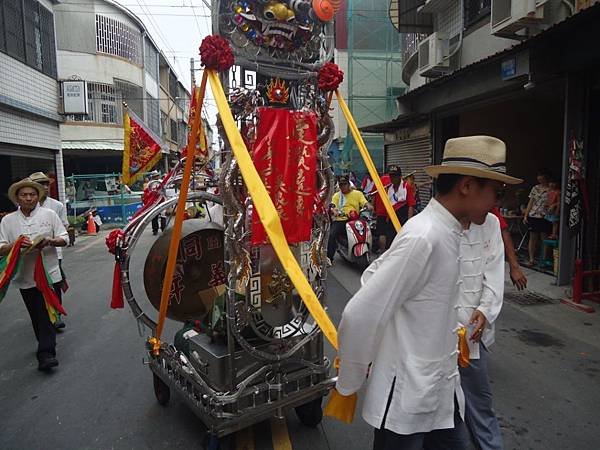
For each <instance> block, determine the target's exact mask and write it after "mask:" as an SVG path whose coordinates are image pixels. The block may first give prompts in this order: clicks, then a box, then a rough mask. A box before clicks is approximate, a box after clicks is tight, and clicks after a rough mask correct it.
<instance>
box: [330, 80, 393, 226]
mask: <svg viewBox="0 0 600 450" xmlns="http://www.w3.org/2000/svg"><path fill="white" fill-rule="evenodd" d="M335 95H336V96H337V99H338V103H339V105H340V108H341V109H342V112H343V113H344V117H345V118H346V122H348V126H349V127H350V132H351V133H352V136H353V137H354V140H355V141H356V144H357V145H358V150H359V151H360V154H361V156H362V158H363V161H364V162H365V166H367V170H368V171H369V175H371V178H372V179H373V182H374V183H375V186H376V187H377V192H379V196H380V197H381V200H382V201H383V206H385V210H386V211H387V213H388V215H389V216H390V219H391V221H392V223H393V224H394V228H395V229H396V232H397V233H399V232H400V228H401V226H400V221H399V220H398V216H396V211H394V207H393V206H392V204H391V203H390V199H389V198H388V195H387V192H386V190H385V187H384V186H383V183H382V182H381V178H379V174H378V173H377V169H376V168H375V164H373V160H372V159H371V155H370V154H369V150H367V146H366V145H365V141H363V138H362V136H361V135H360V131H358V127H357V126H356V122H355V121H354V118H353V117H352V113H350V110H349V109H348V105H346V101H345V100H344V97H342V94H341V93H340V91H339V90H338V89H336V91H335Z"/></svg>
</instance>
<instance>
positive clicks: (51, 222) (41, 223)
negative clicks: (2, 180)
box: [0, 206, 68, 289]
mask: <svg viewBox="0 0 600 450" xmlns="http://www.w3.org/2000/svg"><path fill="white" fill-rule="evenodd" d="M21 235H24V236H27V237H28V238H29V239H31V240H34V239H35V238H37V237H38V236H45V237H49V238H58V237H60V238H62V239H63V240H64V241H65V242H67V239H68V234H67V230H65V227H64V225H63V224H62V222H61V220H60V218H59V217H58V215H56V213H55V212H54V211H52V210H50V209H47V208H42V207H41V206H38V207H36V208H35V209H34V210H33V211H31V213H30V214H29V217H27V216H25V215H24V214H23V213H22V212H21V210H20V209H19V210H17V211H15V212H12V213H10V214H7V215H6V216H4V218H3V219H2V221H1V222H0V245H4V244H12V243H13V242H15V241H16V240H17V239H18V238H19V236H21ZM36 257H37V250H33V251H31V252H29V253H28V254H26V255H24V256H23V264H22V266H21V268H20V269H19V272H18V273H17V275H16V276H15V278H14V280H13V283H14V285H15V286H16V287H18V288H19V289H29V288H32V287H35V280H34V278H33V273H34V269H35V260H36ZM42 257H43V260H44V267H45V268H46V271H47V272H48V275H50V278H51V279H52V282H53V283H58V282H59V281H61V280H62V276H61V274H60V268H59V265H58V256H57V253H56V247H50V246H48V247H46V248H44V249H43V250H42Z"/></svg>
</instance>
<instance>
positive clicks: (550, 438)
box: [0, 234, 600, 450]
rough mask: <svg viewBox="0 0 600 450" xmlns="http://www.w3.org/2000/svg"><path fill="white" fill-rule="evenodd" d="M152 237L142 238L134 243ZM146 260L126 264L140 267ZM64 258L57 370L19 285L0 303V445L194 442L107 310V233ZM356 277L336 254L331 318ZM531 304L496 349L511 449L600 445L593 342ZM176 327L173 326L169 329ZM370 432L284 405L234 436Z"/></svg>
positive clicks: (327, 437)
mask: <svg viewBox="0 0 600 450" xmlns="http://www.w3.org/2000/svg"><path fill="white" fill-rule="evenodd" d="M152 239H153V238H152V236H151V235H149V234H147V235H145V236H144V239H143V241H142V242H141V245H140V249H141V248H147V247H148V245H147V244H150V243H151V242H152ZM141 253H142V252H141V251H140V254H141ZM142 259H143V258H142V257H139V258H137V259H136V260H134V262H133V265H134V267H137V268H139V270H140V271H141V265H142ZM64 265H65V270H66V272H67V274H68V276H69V279H70V285H71V289H70V290H69V292H68V293H67V295H66V296H65V305H66V308H67V311H68V312H69V316H68V317H67V318H66V323H67V328H66V330H65V331H64V332H63V333H61V334H60V335H59V337H58V358H59V360H60V367H59V368H58V369H57V370H55V371H54V372H53V373H52V374H49V375H48V374H43V373H40V372H38V371H37V362H36V359H35V348H36V345H35V337H34V336H33V332H32V330H31V325H30V321H29V317H28V315H27V312H26V310H25V307H24V305H23V302H22V301H21V299H20V296H19V294H18V291H16V289H14V288H11V290H10V292H9V294H8V295H7V297H6V298H5V299H4V301H3V302H2V304H0V313H1V316H0V317H2V323H1V325H0V355H1V357H0V449H2V450H12V449H25V450H37V449H40V450H45V449H73V450H83V449H102V450H103V449H174V448H187V449H201V448H202V445H201V443H202V440H203V437H204V429H203V426H202V424H201V423H200V421H199V420H198V419H197V418H196V416H195V415H194V414H193V413H192V412H191V411H190V410H189V409H188V408H187V407H186V406H185V405H184V404H183V402H182V401H180V400H179V399H178V398H177V397H173V396H172V400H171V402H170V404H169V405H168V406H167V407H162V406H160V405H158V403H157V402H156V400H155V398H154V394H153V388H152V376H151V372H150V370H149V369H148V368H147V367H145V366H144V364H143V362H142V357H143V355H144V349H143V348H144V339H143V338H141V337H140V336H139V334H138V330H137V326H136V324H135V320H134V319H133V317H132V315H131V313H130V311H129V310H128V309H127V308H126V309H124V310H119V311H112V310H110V308H109V296H110V289H111V280H112V269H113V266H112V259H111V257H110V255H109V254H108V253H107V252H106V250H105V246H104V236H103V235H101V236H98V237H85V238H83V239H80V240H79V241H78V242H77V245H76V246H75V247H74V248H68V249H66V252H65V264H64ZM358 275H359V273H358V271H357V269H354V268H352V267H348V266H346V265H345V264H344V263H343V262H340V261H338V262H337V263H336V266H335V267H334V270H333V271H332V273H330V278H329V280H328V298H329V314H330V315H331V317H332V318H333V320H334V322H337V321H338V320H339V317H340V315H341V311H342V310H343V307H344V305H345V304H346V302H347V300H348V299H349V298H350V296H351V294H350V293H351V292H354V290H355V289H356V288H357V283H358V281H357V280H358ZM137 284H139V285H140V286H141V279H140V280H139V283H137ZM139 293H140V294H141V291H140V292H139ZM556 307H557V305H544V306H534V307H530V308H556ZM531 311H532V310H531V309H530V310H529V311H523V309H522V308H517V307H515V306H513V305H510V304H507V305H506V306H505V308H504V310H503V313H502V316H501V318H500V321H499V324H498V338H497V340H498V343H497V344H496V346H495V347H494V348H493V355H492V357H491V367H490V372H491V377H492V381H493V389H494V398H495V400H496V409H497V411H498V414H499V416H500V420H501V423H502V427H503V433H504V437H505V443H506V448H507V449H565V450H568V449H597V448H600V426H599V424H598V413H599V411H600V407H599V406H598V405H600V389H599V387H598V386H599V385H598V382H599V381H600V342H598V341H596V342H592V343H589V342H584V341H582V340H578V339H575V338H573V337H571V333H570V332H569V330H568V329H561V328H560V327H557V326H555V325H548V324H547V323H546V321H541V320H538V319H537V318H536V317H537V316H538V314H536V313H535V312H533V313H532V312H531ZM537 311H541V310H539V309H538V310H537ZM540 316H542V315H540ZM589 326H598V322H597V321H596V322H594V323H590V325H589ZM175 329H176V327H175V326H174V325H172V326H170V327H168V329H167V332H168V333H167V335H169V333H171V334H172V332H173V330H175ZM328 351H329V353H330V354H331V351H330V349H329V350H328ZM371 437H372V431H371V429H370V427H369V426H367V425H366V424H365V423H364V422H363V421H362V420H361V419H360V418H357V419H356V420H355V423H354V424H353V425H352V426H347V425H342V424H340V423H338V422H336V421H333V420H330V419H327V418H326V419H325V420H324V421H323V423H322V426H320V427H318V428H316V429H307V428H305V427H304V426H302V425H301V424H300V423H299V421H298V420H297V418H296V417H295V415H294V413H293V412H288V413H287V415H286V420H283V421H282V420H273V421H270V422H265V423H261V424H258V425H255V426H254V427H252V428H251V429H249V430H246V431H244V432H242V433H239V434H238V435H237V436H236V448H238V449H246V450H252V449H261V450H262V449H265V450H266V449H274V450H278V449H292V448H293V449H294V450H309V449H310V450H333V449H336V450H342V449H343V450H349V449H357V450H367V449H369V448H371Z"/></svg>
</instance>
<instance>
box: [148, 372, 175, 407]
mask: <svg viewBox="0 0 600 450" xmlns="http://www.w3.org/2000/svg"><path fill="white" fill-rule="evenodd" d="M152 378H153V381H154V395H155V396H156V400H158V403H159V404H161V405H163V406H165V405H166V404H167V403H169V399H170V398H171V390H170V389H169V386H167V384H166V383H165V382H164V381H163V380H161V379H160V378H159V377H158V376H157V375H156V374H155V373H153V374H152Z"/></svg>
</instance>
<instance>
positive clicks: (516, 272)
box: [490, 207, 527, 291]
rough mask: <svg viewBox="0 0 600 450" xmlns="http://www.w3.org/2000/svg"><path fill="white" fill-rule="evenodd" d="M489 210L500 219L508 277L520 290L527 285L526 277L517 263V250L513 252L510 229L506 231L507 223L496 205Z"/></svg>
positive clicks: (513, 246)
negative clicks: (508, 270)
mask: <svg viewBox="0 0 600 450" xmlns="http://www.w3.org/2000/svg"><path fill="white" fill-rule="evenodd" d="M490 212H491V213H492V214H493V215H495V216H496V217H497V218H498V220H499V221H500V232H501V233H502V242H503V243H504V255H505V256H506V261H507V262H508V267H509V269H510V279H511V281H512V282H513V285H514V286H515V287H516V288H517V289H518V290H519V291H522V290H523V289H525V288H526V287H527V277H526V276H525V274H523V271H522V270H521V266H520V265H519V258H518V257H517V252H515V244H514V243H513V240H512V237H511V235H510V231H508V224H507V223H506V220H504V217H503V216H502V213H501V212H500V210H499V209H498V208H497V207H493V208H492V210H491V211H490Z"/></svg>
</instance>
